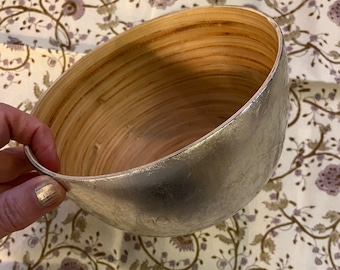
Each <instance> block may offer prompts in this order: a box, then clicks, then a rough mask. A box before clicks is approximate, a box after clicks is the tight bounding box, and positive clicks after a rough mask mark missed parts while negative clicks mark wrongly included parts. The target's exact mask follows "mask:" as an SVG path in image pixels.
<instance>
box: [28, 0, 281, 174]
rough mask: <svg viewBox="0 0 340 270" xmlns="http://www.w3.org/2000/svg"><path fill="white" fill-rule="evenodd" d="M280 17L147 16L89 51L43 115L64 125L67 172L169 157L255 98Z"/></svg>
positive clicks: (61, 144) (223, 13)
mask: <svg viewBox="0 0 340 270" xmlns="http://www.w3.org/2000/svg"><path fill="white" fill-rule="evenodd" d="M277 36H278V35H277V32H276V30H275V28H274V26H273V25H272V24H271V23H270V22H269V21H268V20H267V19H266V18H264V17H263V16H261V15H259V14H258V13H255V12H252V11H249V10H245V9H237V8H226V7H224V8H222V7H221V8H216V7H214V8H210V9H209V10H206V9H193V10H187V11H185V12H181V13H175V14H172V15H171V16H166V17H161V18H159V19H156V20H153V21H150V22H147V23H144V24H142V25H140V26H138V27H135V28H134V29H132V30H130V31H127V32H126V33H123V34H122V35H120V36H118V37H116V38H114V39H113V40H111V41H109V42H108V43H107V44H105V45H104V46H102V47H100V48H99V49H97V50H95V51H93V52H92V53H90V54H89V55H87V56H85V57H84V58H83V59H82V60H80V61H79V62H78V63H76V64H75V65H74V66H73V67H72V68H71V69H70V70H69V71H68V72H66V73H65V74H64V75H63V76H62V78H60V79H59V80H58V81H57V82H56V83H55V84H54V85H53V86H52V88H51V89H50V90H49V92H48V93H47V94H46V95H45V97H44V98H43V99H42V100H41V101H40V103H39V104H38V106H37V107H36V109H35V111H34V114H35V115H36V116H37V117H38V118H40V119H42V120H43V121H44V122H46V123H47V124H48V125H49V126H50V127H51V128H52V130H53V131H54V133H55V136H56V143H57V147H58V152H59V156H60V159H61V164H62V171H61V173H63V174H67V175H78V176H85V175H87V176H89V175H101V174H107V173H113V172H118V171H122V170H126V169H131V168H134V167H136V166H140V165H143V164H147V163H149V162H152V161H155V160H157V159H159V158H162V157H164V156H166V155H168V154H170V153H172V152H174V151H176V150H178V149H180V148H182V147H184V146H187V145H188V144H190V143H192V142H194V141H195V140H197V139H199V138H201V137H202V136H204V135H205V134H207V133H208V132H210V131H211V130H213V129H214V128H216V127H217V126H218V125H220V124H221V123H223V122H224V121H226V120H227V119H228V118H229V117H230V116H231V115H233V114H234V113H235V112H236V111H237V110H239V109H240V108H241V107H242V106H243V105H244V104H245V103H246V102H248V101H249V99H251V97H252V96H253V95H254V93H255V92H256V91H257V90H258V89H259V87H260V86H261V85H262V84H263V82H264V80H265V79H266V77H267V76H268V74H269V73H270V71H271V69H272V67H273V65H274V62H275V60H276V57H277V52H278V37H277Z"/></svg>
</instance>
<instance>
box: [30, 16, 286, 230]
mask: <svg viewBox="0 0 340 270" xmlns="http://www.w3.org/2000/svg"><path fill="white" fill-rule="evenodd" d="M268 20H270V21H271V22H272V24H273V25H274V27H275V28H276V31H277V35H278V37H279V50H278V55H277V59H276V62H275V66H274V67H273V69H272V71H271V73H270V74H269V76H268V77H267V79H266V81H265V82H264V83H263V85H262V87H261V88H260V89H259V90H258V92H257V93H256V95H255V96H254V97H253V98H252V99H251V100H250V101H249V102H248V103H247V104H245V105H244V106H243V107H242V108H241V109H240V110H239V111H238V112H237V113H236V114H235V115H233V117H232V118H230V119H228V120H227V121H226V122H224V123H223V124H222V125H220V126H219V127H218V128H216V129H215V130H213V131H212V132H210V133H209V134H208V135H206V136H204V137H203V138H201V139H200V140H198V141H196V142H194V143H192V144H191V145H189V146H188V147H186V148H183V149H181V150H180V151H178V152H176V153H175V154H173V155H169V156H168V157H166V158H163V159H161V160H159V161H156V162H153V163H150V164H147V165H145V166H142V167H138V168H136V169H131V170H128V171H124V172H121V173H114V174H110V175H102V176H97V177H73V176H65V175H61V174H57V173H53V172H51V171H49V170H47V169H46V168H44V167H42V166H41V165H40V164H39V162H38V161H37V160H36V159H35V157H34V155H33V153H32V152H31V150H30V148H29V147H28V146H26V147H25V151H26V154H27V157H28V158H29V160H30V161H31V162H32V164H33V165H34V166H35V167H36V168H37V170H39V171H40V172H42V173H43V174H47V175H50V176H52V177H53V178H54V179H56V180H58V181H59V182H60V183H62V184H63V185H64V186H65V188H66V189H67V190H68V195H69V197H70V198H72V199H74V201H75V202H77V203H78V204H79V205H80V206H81V207H82V208H84V209H85V210H87V211H88V212H90V213H92V214H93V215H95V216H97V217H99V218H100V219H101V220H103V221H104V222H106V223H108V224H111V225H113V226H114V227H117V228H120V229H122V230H124V231H128V232H132V233H134V234H140V235H153V236H173V235H183V234H188V233H191V232H194V231H197V230H200V229H203V228H206V227H209V226H211V225H213V224H215V223H217V222H219V221H221V220H223V219H226V218H228V217H230V216H231V215H233V214H235V213H236V212H237V211H238V210H239V209H240V208H242V207H244V206H245V205H246V204H247V203H248V202H249V201H250V200H251V199H253V198H254V197H255V196H256V194H257V193H258V192H259V191H260V190H261V189H262V188H263V186H264V185H265V183H266V182H267V180H268V179H269V178H270V176H271V174H272V173H273V170H274V169H275V166H276V164H277V162H278V159H279V156H280V153H281V149H282V144H283V141H284V136H285V130H286V125H287V118H288V94H289V91H288V74H287V59H286V53H285V50H284V44H283V38H282V34H281V32H280V30H279V28H278V26H277V25H276V24H275V22H274V21H272V20H271V19H269V18H268Z"/></svg>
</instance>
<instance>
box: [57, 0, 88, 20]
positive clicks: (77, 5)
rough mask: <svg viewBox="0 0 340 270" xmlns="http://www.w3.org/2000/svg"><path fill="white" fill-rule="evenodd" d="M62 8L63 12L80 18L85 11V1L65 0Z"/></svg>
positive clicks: (74, 17) (76, 18)
mask: <svg viewBox="0 0 340 270" xmlns="http://www.w3.org/2000/svg"><path fill="white" fill-rule="evenodd" d="M62 8H63V14H64V15H66V16H72V17H73V19H74V20H79V19H80V18H81V17H82V16H83V15H84V13H85V7H84V2H83V1H82V0H65V3H64V4H63V5H62Z"/></svg>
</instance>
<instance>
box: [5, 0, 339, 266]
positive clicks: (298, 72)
mask: <svg viewBox="0 0 340 270" xmlns="http://www.w3.org/2000/svg"><path fill="white" fill-rule="evenodd" d="M225 4H231V5H242V6H247V7H251V8H256V9H258V10H261V11H263V12H265V13H267V14H269V15H270V16H272V17H273V18H274V19H275V20H276V21H277V22H278V24H279V25H280V28H281V29H282V32H283V34H284V38H285V44H286V48H287V52H288V57H289V68H290V78H291V89H290V118H289V124H288V130H287V135H286V141H285V145H284V150H283V153H282V156H281V159H280V162H279V164H278V166H277V169H276V171H275V173H274V174H273V176H272V177H271V179H270V180H269V181H268V184H267V185H266V186H265V187H264V189H263V190H262V192H261V193H260V194H258V196H257V197H256V198H254V199H253V200H252V201H251V202H250V203H249V204H248V205H247V206H246V207H245V208H244V209H241V210H240V211H239V212H238V213H237V214H236V215H234V216H233V217H231V218H229V219H227V220H225V221H223V222H220V223H219V224H216V225H215V226H212V227H210V228H208V229H206V230H203V231H200V232H196V233H194V234H191V235H185V236H178V237H171V238H155V237H141V236H138V235H133V234H128V233H125V232H122V231H120V230H117V229H114V228H112V227H110V226H108V225H106V224H104V223H102V222H100V221H98V220H97V219H96V218H95V217H93V216H91V215H89V214H87V213H86V212H84V211H83V210H82V209H80V208H79V207H78V206H77V205H76V204H74V203H73V202H72V201H71V200H66V201H65V202H64V203H63V204H62V205H61V206H60V207H59V208H58V209H56V210H55V211H53V212H51V213H49V214H48V215H46V216H44V217H43V218H41V219H40V220H39V221H37V222H36V223H34V224H32V225H31V226H30V227H28V228H26V229H25V230H23V231H20V232H16V233H13V234H11V235H9V236H7V237H5V238H3V239H1V240H0V268H1V269H20V270H21V269H37V270H45V269H60V270H71V269H72V270H78V269H79V270H80V269H104V270H107V269H129V270H147V269H152V270H157V269H172V270H179V269H181V270H184V269H188V270H196V269H228V270H229V269H249V270H250V269H253V270H254V269H268V270H270V269H279V270H286V269H323V270H325V269H326V270H331V269H340V225H339V224H340V210H339V202H340V197H339V196H340V195H339V193H340V177H339V175H340V137H339V134H340V129H339V122H340V36H339V35H338V33H339V31H340V28H339V27H340V17H339V16H340V1H339V0H337V1H326V0H324V1H316V0H298V1H290V0H281V1H277V0H149V1H140V0H130V1H125V0H115V1H111V0H93V1H89V0H50V1H37V0H14V1H10V2H9V1H3V2H2V3H0V18H1V20H0V32H1V34H2V35H0V85H1V86H2V87H1V89H0V101H1V102H5V103H8V104H11V105H13V106H16V107H18V108H19V109H21V110H23V111H26V112H29V111H30V110H31V109H32V108H33V106H34V104H35V102H36V101H37V100H38V99H39V97H40V96H41V95H42V94H43V92H44V91H45V90H46V89H47V88H48V87H49V86H50V85H51V84H52V83H53V81H54V80H56V79H57V78H58V76H60V74H62V73H63V72H65V71H66V70H67V69H68V68H69V67H70V66H71V65H73V64H74V63H75V62H76V61H78V60H79V59H80V58H81V57H82V56H83V55H84V54H86V53H88V52H89V51H90V50H93V49H94V48H96V47H97V46H99V45H100V44H103V43H104V42H106V41H108V40H109V39H110V38H113V37H114V36H116V35H118V34H120V33H122V32H123V31H125V30H127V29H129V28H132V27H134V26H135V25H137V24H140V23H143V22H144V21H146V20H149V19H152V18H154V17H157V16H161V15H164V14H166V13H169V12H173V11H176V10H180V9H186V8H192V7H195V6H205V5H225ZM302 254H303V255H302ZM301 256H304V257H303V260H301Z"/></svg>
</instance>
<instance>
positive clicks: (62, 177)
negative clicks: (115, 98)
mask: <svg viewBox="0 0 340 270" xmlns="http://www.w3.org/2000/svg"><path fill="white" fill-rule="evenodd" d="M198 9H202V10H204V9H235V10H245V11H247V12H250V13H253V14H257V15H259V16H260V17H262V18H264V19H266V20H267V21H268V23H269V24H271V25H272V26H273V30H274V31H275V32H276V36H277V54H276V57H275V61H274V63H273V65H272V68H271V70H270V72H269V73H268V75H267V76H266V78H265V80H264V81H263V83H262V84H261V86H260V87H259V88H258V89H257V90H256V92H255V93H254V94H253V95H252V96H251V98H249V99H248V101H247V102H246V103H245V104H244V105H242V107H240V108H239V109H238V110H237V111H236V112H235V113H233V114H232V115H231V116H230V117H228V118H227V119H226V120H225V121H223V122H222V123H221V124H219V125H218V126H217V127H215V128H214V129H212V130H211V131H209V132H208V133H207V134H205V135H203V136H202V137H200V138H199V139H197V140H195V141H193V142H192V143H190V144H188V145H186V146H184V147H181V148H180V149H178V150H176V151H174V152H172V153H170V154H168V155H166V156H164V157H161V158H159V159H156V160H154V161H152V162H149V163H146V164H143V165H140V166H136V167H133V168H131V169H127V170H123V171H119V172H113V173H108V174H101V175H95V176H79V175H66V174H61V173H58V172H54V171H51V170H49V169H47V168H46V167H45V166H43V165H42V164H41V163H40V162H39V161H38V159H37V158H36V156H35V155H34V153H33V151H32V149H31V147H30V146H29V145H24V152H25V155H26V157H27V159H28V160H29V162H30V163H31V164H32V166H33V167H34V168H35V169H36V170H37V171H39V172H40V173H42V174H44V175H48V176H50V177H52V178H54V179H55V180H57V181H58V182H60V183H61V184H62V185H63V186H64V187H65V188H66V189H69V185H68V184H67V183H68V182H78V181H83V180H87V181H88V180H96V181H98V180H107V179H108V178H110V179H113V178H120V177H124V176H125V175H132V174H136V173H140V172H145V171H149V170H150V169H151V168H155V166H158V165H160V164H163V163H164V162H166V161H167V160H171V159H176V157H179V156H180V155H185V153H186V152H187V151H189V150H190V149H192V148H194V147H196V146H197V145H199V144H200V143H202V142H203V141H205V140H207V139H208V138H209V137H212V136H213V135H214V134H215V133H216V132H217V131H219V130H222V129H223V128H225V127H226V126H228V125H230V124H231V123H232V122H233V121H235V120H236V119H237V118H238V117H239V116H241V115H242V113H243V112H244V111H246V110H247V109H248V108H249V107H250V106H251V104H253V103H255V102H256V100H257V98H259V97H260V96H261V93H263V92H264V91H265V90H266V89H267V85H268V84H269V82H270V81H271V80H272V79H273V76H274V74H275V73H276V71H277V69H278V67H279V62H280V59H281V58H282V56H283V54H284V38H283V34H282V31H281V29H280V27H279V25H278V24H277V23H276V22H275V20H274V19H273V18H272V17H271V16H269V15H267V14H266V13H264V12H262V11H259V10H257V9H254V8H249V7H244V6H235V5H223V6H205V7H202V6H201V7H193V8H189V9H186V10H178V11H174V12H170V13H168V14H165V15H161V16H158V17H156V18H153V19H150V20H148V21H146V22H144V23H142V24H139V25H137V26H135V27H134V28H132V29H130V30H133V29H134V30H138V28H141V27H145V26H147V24H148V23H152V22H154V21H157V20H158V19H164V18H165V17H169V16H175V15H176V14H178V13H185V12H190V11H191V10H198ZM128 31H129V30H127V31H125V32H123V33H122V34H124V33H127V32H128ZM114 38H115V37H114ZM106 44H107V43H104V44H102V45H100V46H98V47H97V48H95V49H94V51H97V49H100V48H101V47H103V46H105V45H106ZM89 54H91V52H90V53H89ZM89 54H88V55H89ZM84 57H86V55H85V56H84ZM84 57H83V58H84ZM83 58H82V59H83ZM82 59H80V60H79V61H81V60H82ZM71 68H72V67H71ZM66 72H67V71H66ZM62 77H63V75H60V76H59V77H58V78H57V80H56V81H55V82H57V81H58V80H59V79H62ZM53 84H54V83H53ZM53 84H52V85H53ZM49 90H50V88H49V89H47V90H46V92H45V93H44V94H46V93H47V92H48V91H49ZM43 96H44V95H43ZM42 98H43V97H42ZM32 112H34V108H33V110H32Z"/></svg>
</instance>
